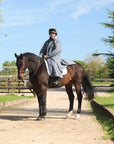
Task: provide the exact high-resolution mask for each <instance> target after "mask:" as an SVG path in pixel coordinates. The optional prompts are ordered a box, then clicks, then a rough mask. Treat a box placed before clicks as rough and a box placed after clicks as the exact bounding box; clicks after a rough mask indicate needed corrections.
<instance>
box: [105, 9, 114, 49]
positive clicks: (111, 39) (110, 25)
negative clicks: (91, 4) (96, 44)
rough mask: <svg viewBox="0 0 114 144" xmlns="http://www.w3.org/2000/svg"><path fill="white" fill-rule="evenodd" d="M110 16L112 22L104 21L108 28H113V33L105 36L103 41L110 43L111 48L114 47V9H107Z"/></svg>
mask: <svg viewBox="0 0 114 144" xmlns="http://www.w3.org/2000/svg"><path fill="white" fill-rule="evenodd" d="M107 11H108V15H109V16H108V17H109V18H111V19H112V22H111V23H102V25H104V26H105V27H106V28H109V29H111V31H112V35H111V36H108V38H103V41H104V42H105V43H106V44H108V45H109V46H110V47H111V48H114V11H111V10H109V9H107Z"/></svg>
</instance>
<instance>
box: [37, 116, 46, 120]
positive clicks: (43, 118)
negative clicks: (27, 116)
mask: <svg viewBox="0 0 114 144" xmlns="http://www.w3.org/2000/svg"><path fill="white" fill-rule="evenodd" d="M36 120H37V121H43V120H45V117H44V116H38V118H37V119H36Z"/></svg>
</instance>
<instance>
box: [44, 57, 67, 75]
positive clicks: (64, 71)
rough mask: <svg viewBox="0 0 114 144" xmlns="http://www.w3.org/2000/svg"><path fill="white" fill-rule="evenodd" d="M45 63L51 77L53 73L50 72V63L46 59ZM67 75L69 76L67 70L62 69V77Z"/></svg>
mask: <svg viewBox="0 0 114 144" xmlns="http://www.w3.org/2000/svg"><path fill="white" fill-rule="evenodd" d="M44 61H45V64H46V68H47V72H48V74H49V75H50V76H51V73H50V71H49V66H48V63H47V61H46V60H45V59H44ZM65 74H67V68H64V69H62V75H65Z"/></svg>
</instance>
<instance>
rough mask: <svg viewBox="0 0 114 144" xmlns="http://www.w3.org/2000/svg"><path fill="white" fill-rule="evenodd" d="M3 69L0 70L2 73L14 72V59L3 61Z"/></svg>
mask: <svg viewBox="0 0 114 144" xmlns="http://www.w3.org/2000/svg"><path fill="white" fill-rule="evenodd" d="M2 65H3V70H2V71H1V73H2V74H5V75H6V74H8V75H9V74H10V75H12V74H16V71H17V68H16V64H15V61H11V62H9V61H5V62H4V63H3V64H2Z"/></svg>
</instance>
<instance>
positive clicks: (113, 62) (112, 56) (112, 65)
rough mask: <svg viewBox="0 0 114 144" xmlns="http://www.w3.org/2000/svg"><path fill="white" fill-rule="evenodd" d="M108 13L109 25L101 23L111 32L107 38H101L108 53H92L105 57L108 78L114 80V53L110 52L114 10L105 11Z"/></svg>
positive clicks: (112, 38)
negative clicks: (106, 46) (108, 73)
mask: <svg viewBox="0 0 114 144" xmlns="http://www.w3.org/2000/svg"><path fill="white" fill-rule="evenodd" d="M107 11H108V15H109V16H108V18H111V20H112V21H111V22H110V23H105V22H104V23H101V24H102V25H103V26H105V27H106V28H109V29H110V30H111V32H112V35H110V36H108V37H107V38H103V39H102V40H103V41H104V42H105V44H107V45H108V46H109V51H108V53H97V52H96V53H94V54H93V56H99V55H104V56H107V62H106V63H107V65H108V68H109V72H110V78H114V53H113V52H112V49H114V10H113V11H111V10H109V9H107Z"/></svg>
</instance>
